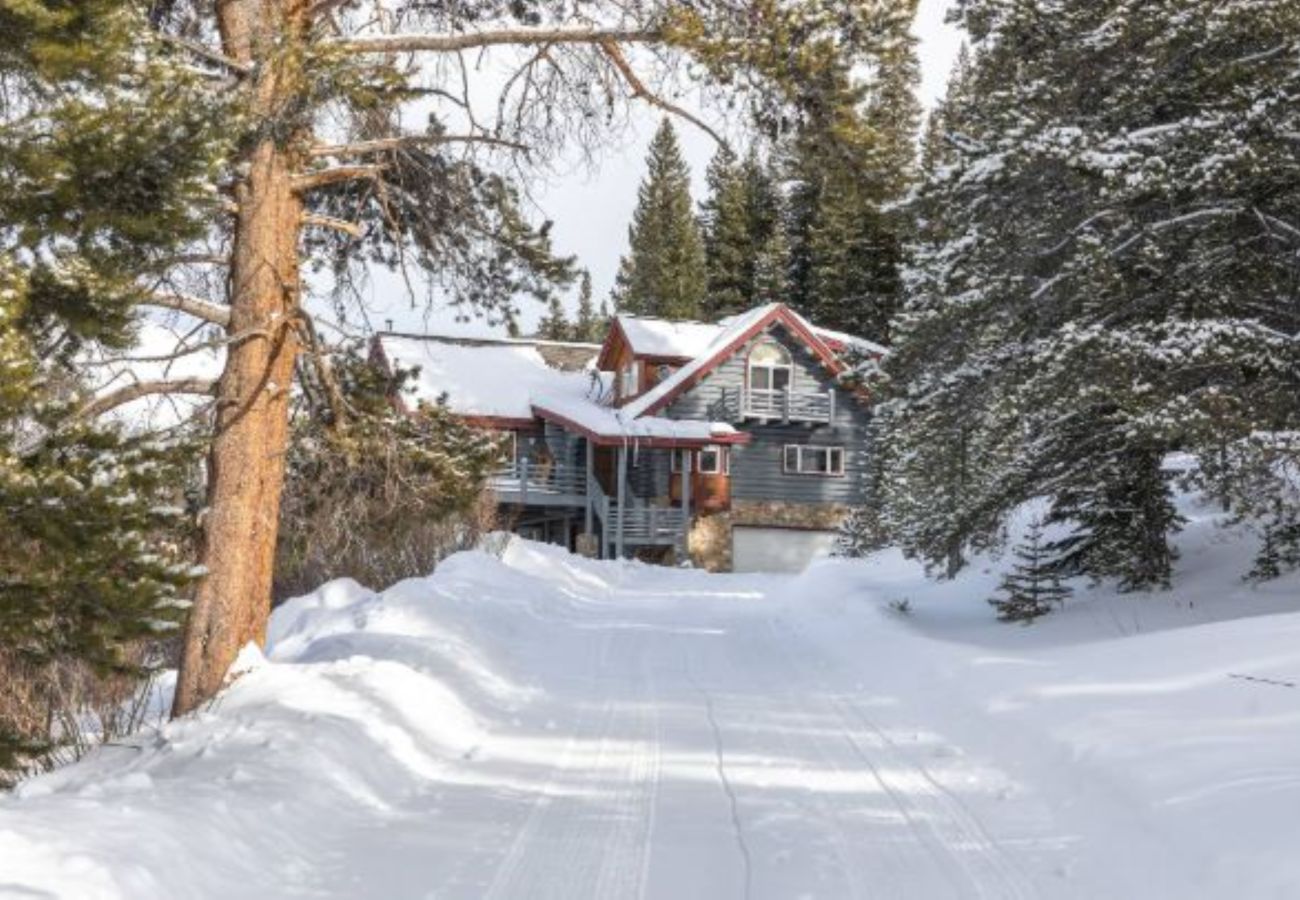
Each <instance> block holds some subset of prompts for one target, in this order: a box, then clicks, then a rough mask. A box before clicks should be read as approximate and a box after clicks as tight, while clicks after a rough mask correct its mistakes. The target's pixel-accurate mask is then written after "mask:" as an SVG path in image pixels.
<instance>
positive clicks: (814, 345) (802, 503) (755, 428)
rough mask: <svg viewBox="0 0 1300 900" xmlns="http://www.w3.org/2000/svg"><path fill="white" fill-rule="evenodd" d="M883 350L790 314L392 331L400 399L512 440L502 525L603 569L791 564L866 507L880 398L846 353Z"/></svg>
mask: <svg viewBox="0 0 1300 900" xmlns="http://www.w3.org/2000/svg"><path fill="white" fill-rule="evenodd" d="M850 349H851V350H852V351H854V353H855V354H858V355H862V354H866V355H869V356H875V357H879V356H881V355H883V354H884V353H885V352H886V350H885V348H884V347H881V346H879V345H877V344H874V343H872V342H870V341H866V340H863V339H861V338H857V337H854V336H851V335H846V334H842V333H839V332H834V331H828V330H826V329H822V328H818V327H817V326H815V325H814V324H812V323H810V322H809V321H807V320H806V319H805V318H803V317H802V316H800V315H799V314H798V313H796V312H794V311H793V310H792V309H790V308H789V307H786V306H784V305H783V304H779V303H778V304H769V305H766V306H761V307H757V308H755V309H752V310H750V311H749V312H746V313H743V314H741V315H738V316H735V317H733V318H731V319H728V320H724V321H722V322H719V323H716V324H713V323H702V322H675V321H668V320H663V319H651V318H644V317H637V316H627V315H620V316H617V317H616V318H615V319H614V320H613V322H612V323H611V327H610V330H609V334H608V336H607V337H606V339H605V341H604V343H603V344H599V345H597V344H576V343H564V342H555V341H542V340H531V339H499V340H498V339H465V338H454V337H446V336H436V335H406V334H395V333H382V334H379V335H377V336H376V338H375V342H374V345H373V347H372V358H373V359H374V360H375V361H376V363H377V364H378V365H381V366H385V367H389V368H392V367H400V368H403V369H416V370H417V376H416V379H415V392H414V394H413V396H411V397H407V398H397V402H399V403H403V404H407V405H408V406H409V405H410V404H413V403H414V404H418V403H421V402H430V403H432V402H437V401H438V400H442V402H445V403H446V404H447V405H448V407H449V408H450V409H451V411H452V412H454V413H456V414H457V415H459V416H462V417H464V418H465V419H466V420H467V421H470V422H472V423H473V424H475V425H478V426H480V427H482V428H486V429H490V430H492V431H494V432H497V433H500V434H502V435H503V436H504V438H505V440H504V441H503V446H504V450H503V459H502V467H501V469H500V471H499V472H497V473H496V474H495V476H494V477H493V478H492V481H491V488H492V490H493V492H494V493H495V496H496V498H497V502H498V504H499V505H500V507H501V511H502V515H503V521H505V522H506V523H508V525H509V527H511V528H512V529H513V530H514V531H516V532H518V533H519V534H522V535H524V536H526V537H531V538H534V539H537V540H543V541H548V542H551V543H557V544H562V545H564V546H566V547H568V548H569V549H571V550H574V551H575V552H580V553H584V554H587V555H590V556H594V557H600V558H606V559H611V558H628V557H635V558H639V559H644V560H647V561H652V562H662V563H667V564H671V563H676V562H679V561H681V560H683V559H690V560H691V561H692V562H693V563H694V564H695V565H698V566H701V567H704V568H707V569H709V570H711V571H735V572H764V571H797V570H800V569H802V568H803V567H804V566H806V565H807V563H808V562H809V561H810V560H812V559H814V558H816V557H818V556H822V555H826V554H827V553H829V552H830V550H831V549H832V547H833V544H834V540H835V534H836V532H837V529H838V527H839V525H840V524H841V522H842V521H843V519H844V517H845V516H846V515H847V514H848V511H849V509H850V508H851V507H852V506H853V505H856V504H858V503H860V502H861V498H862V496H863V492H864V486H865V479H866V473H867V462H868V454H869V453H870V452H871V451H870V446H869V436H868V426H869V423H870V420H871V405H870V398H869V396H867V395H866V394H865V393H864V392H863V391H862V390H861V389H860V388H856V387H853V386H851V385H848V384H845V383H844V379H843V377H842V376H843V375H844V374H845V372H846V370H847V366H846V363H845V362H844V357H845V355H846V351H849V350H850Z"/></svg>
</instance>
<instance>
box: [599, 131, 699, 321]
mask: <svg viewBox="0 0 1300 900" xmlns="http://www.w3.org/2000/svg"><path fill="white" fill-rule="evenodd" d="M646 170H647V171H646V176H645V178H644V179H643V180H642V182H641V187H640V189H639V190H638V192H637V208H636V210H635V211H634V212H633V214H632V225H631V227H630V228H629V229H628V244H629V252H628V254H627V255H626V256H624V257H623V259H622V261H621V262H620V264H619V271H618V276H617V280H616V282H615V285H614V301H615V305H616V306H617V307H618V309H619V311H620V312H626V313H633V314H636V315H644V316H661V317H663V318H668V319H697V318H699V316H700V313H701V304H702V303H703V301H704V297H705V294H706V291H707V278H706V273H705V260H704V243H703V240H702V238H701V237H700V229H699V225H698V223H697V222H696V220H695V215H694V212H693V208H694V205H693V203H692V201H691V175H690V170H689V169H688V168H687V165H686V160H685V158H683V156H682V151H681V147H680V146H679V145H678V143H677V132H676V131H675V130H674V129H673V126H672V123H671V122H669V121H668V120H667V119H665V120H664V121H663V123H662V124H661V125H660V126H659V130H658V131H657V132H656V133H655V136H654V139H653V140H652V141H651V142H650V151H649V156H648V157H647V160H646Z"/></svg>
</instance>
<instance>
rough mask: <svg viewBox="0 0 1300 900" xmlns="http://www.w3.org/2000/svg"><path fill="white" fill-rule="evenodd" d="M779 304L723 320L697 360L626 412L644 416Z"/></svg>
mask: <svg viewBox="0 0 1300 900" xmlns="http://www.w3.org/2000/svg"><path fill="white" fill-rule="evenodd" d="M778 305H779V304H776V303H769V304H768V305H766V306H756V307H754V308H753V309H751V310H750V311H749V312H746V313H741V314H740V315H738V316H733V317H732V318H730V319H727V320H726V321H725V322H724V323H722V327H721V328H719V329H718V330H717V331H716V332H715V333H714V336H713V340H712V341H710V342H709V344H708V345H707V346H706V347H705V348H704V349H703V350H702V351H701V352H699V353H698V354H696V355H695V358H694V359H692V360H691V361H690V362H689V363H687V364H686V365H684V366H682V367H681V368H680V369H678V370H677V371H676V372H674V373H673V374H672V375H670V376H668V377H667V378H665V379H664V380H663V381H661V382H659V383H658V384H657V385H655V386H654V387H653V388H651V389H650V390H648V391H646V392H645V393H644V394H642V395H641V396H640V397H637V398H636V399H635V400H633V401H632V402H630V403H628V404H627V405H626V406H624V407H623V411H624V412H625V413H626V414H627V415H629V416H631V417H632V418H637V417H639V416H641V415H642V414H643V413H645V412H646V410H648V409H650V408H651V407H653V406H654V405H655V404H656V403H657V402H658V401H659V400H660V399H661V398H663V397H664V396H666V395H668V394H670V393H672V392H674V391H675V390H677V388H678V386H679V385H681V384H682V383H684V382H686V381H689V380H690V379H692V378H694V377H695V376H696V375H698V374H699V373H700V371H701V370H703V369H704V368H705V367H707V366H708V365H709V364H710V363H711V361H712V358H713V356H714V355H715V354H716V353H717V352H718V351H719V350H721V349H722V348H724V347H726V346H727V345H728V344H729V343H731V342H732V341H734V340H735V339H736V338H738V337H739V336H740V335H742V334H744V333H745V332H746V331H748V330H749V329H750V328H752V327H754V325H756V324H757V323H758V322H760V321H761V320H762V319H763V318H764V317H765V316H767V315H768V314H769V313H771V312H772V310H774V309H775V308H776V307H777V306H778Z"/></svg>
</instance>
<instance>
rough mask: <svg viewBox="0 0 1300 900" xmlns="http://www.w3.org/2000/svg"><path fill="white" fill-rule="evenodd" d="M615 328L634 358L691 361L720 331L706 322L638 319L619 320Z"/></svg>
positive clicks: (631, 317) (622, 317)
mask: <svg viewBox="0 0 1300 900" xmlns="http://www.w3.org/2000/svg"><path fill="white" fill-rule="evenodd" d="M618 324H619V327H620V328H622V330H623V334H624V335H625V336H626V337H627V342H628V345H629V346H631V348H632V352H633V354H635V355H637V356H666V357H673V358H677V359H694V358H695V357H697V356H699V355H700V354H701V353H704V352H705V351H706V350H707V349H708V348H709V345H711V344H712V343H713V341H714V339H715V338H716V337H717V336H718V334H719V333H720V332H721V331H722V330H723V328H724V326H723V325H721V324H716V325H715V324H712V323H709V322H673V321H670V320H668V319H649V318H642V317H640V316H619V317H618Z"/></svg>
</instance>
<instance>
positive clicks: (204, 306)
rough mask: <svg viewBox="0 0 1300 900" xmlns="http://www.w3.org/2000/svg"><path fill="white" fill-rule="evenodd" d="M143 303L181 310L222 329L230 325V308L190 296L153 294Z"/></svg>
mask: <svg viewBox="0 0 1300 900" xmlns="http://www.w3.org/2000/svg"><path fill="white" fill-rule="evenodd" d="M143 303H144V304H145V305H146V306H160V307H162V308H164V309H176V310H180V311H181V312H183V313H186V314H188V315H191V316H194V317H195V318H196V319H202V320H203V321H205V322H211V323H212V324H213V325H220V326H221V327H222V328H226V327H228V326H229V325H230V307H229V306H225V305H223V304H221V303H212V302H211V301H208V300H203V299H201V298H199V297H191V296H189V295H188V294H152V295H150V296H149V297H147V298H146V299H145V300H144V301H143Z"/></svg>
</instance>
